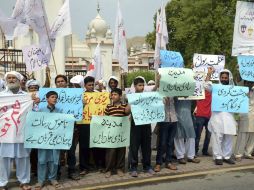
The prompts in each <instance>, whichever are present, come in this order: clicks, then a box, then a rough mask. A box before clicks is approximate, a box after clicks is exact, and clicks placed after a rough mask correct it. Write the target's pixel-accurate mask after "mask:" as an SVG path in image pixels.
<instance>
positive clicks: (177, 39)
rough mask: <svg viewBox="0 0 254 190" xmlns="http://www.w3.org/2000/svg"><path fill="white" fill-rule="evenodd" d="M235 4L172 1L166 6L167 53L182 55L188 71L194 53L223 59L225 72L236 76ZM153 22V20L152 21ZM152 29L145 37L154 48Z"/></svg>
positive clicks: (209, 0) (222, 0)
mask: <svg viewBox="0 0 254 190" xmlns="http://www.w3.org/2000/svg"><path fill="white" fill-rule="evenodd" d="M236 2H237V0H227V1H225V0H172V1H171V3H169V4H167V6H166V17H167V26H168V31H169V44H168V49H170V50H173V51H179V52H181V54H182V56H183V58H184V61H185V65H186V66H187V67H190V65H191V64H192V58H193V54H194V53H202V54H217V55H225V56H226V68H228V69H230V70H231V71H232V72H233V73H234V74H236V62H237V61H236V58H235V57H232V56H231V49H232V42H233V32H234V19H235V11H236V10H235V8H236ZM154 20H156V17H155V18H154ZM155 39H156V38H155V29H154V31H153V32H150V33H148V34H147V36H146V41H147V43H149V44H150V45H152V47H154V45H155Z"/></svg>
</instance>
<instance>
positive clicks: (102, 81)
mask: <svg viewBox="0 0 254 190" xmlns="http://www.w3.org/2000/svg"><path fill="white" fill-rule="evenodd" d="M98 83H100V84H103V86H104V87H106V81H104V80H103V79H101V80H98Z"/></svg>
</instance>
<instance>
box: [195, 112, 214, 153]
mask: <svg viewBox="0 0 254 190" xmlns="http://www.w3.org/2000/svg"><path fill="white" fill-rule="evenodd" d="M208 122H209V118H206V117H196V118H195V122H194V123H195V125H194V127H195V133H196V139H195V152H196V154H197V153H198V151H199V141H200V137H201V134H202V131H203V128H204V127H205V140H204V145H203V149H202V153H207V152H208V146H209V143H210V138H211V133H210V131H209V130H208V128H207V125H208Z"/></svg>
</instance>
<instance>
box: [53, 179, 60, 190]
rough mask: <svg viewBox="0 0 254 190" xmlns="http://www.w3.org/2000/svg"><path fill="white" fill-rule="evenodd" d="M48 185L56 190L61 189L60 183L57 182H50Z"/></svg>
mask: <svg viewBox="0 0 254 190" xmlns="http://www.w3.org/2000/svg"><path fill="white" fill-rule="evenodd" d="M50 184H51V185H53V186H54V187H55V188H56V189H60V188H62V185H61V184H60V183H58V181H57V180H52V181H50Z"/></svg>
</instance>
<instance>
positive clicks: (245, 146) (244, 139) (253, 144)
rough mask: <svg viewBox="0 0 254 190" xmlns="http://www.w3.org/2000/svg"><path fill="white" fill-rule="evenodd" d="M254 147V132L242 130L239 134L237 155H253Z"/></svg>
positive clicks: (236, 147)
mask: <svg viewBox="0 0 254 190" xmlns="http://www.w3.org/2000/svg"><path fill="white" fill-rule="evenodd" d="M253 149H254V133H251V132H240V133H239V134H238V135H237V140H236V146H235V157H242V156H243V155H245V156H251V153H252V152H253Z"/></svg>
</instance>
